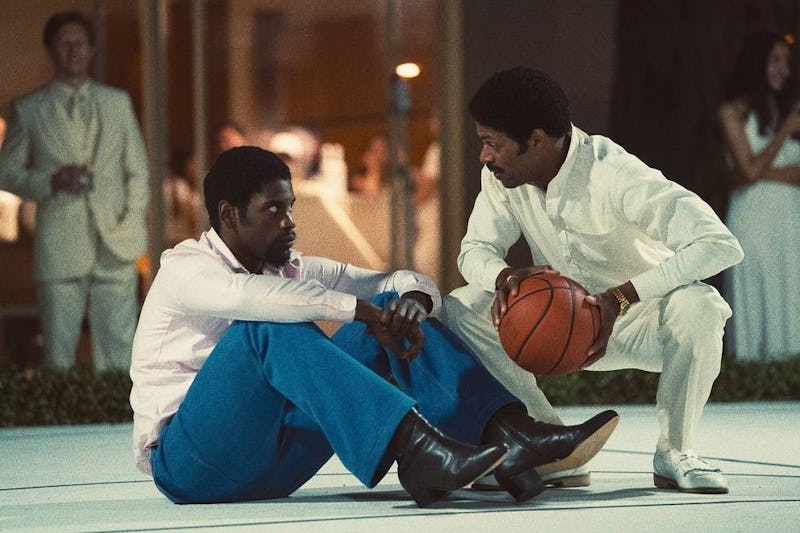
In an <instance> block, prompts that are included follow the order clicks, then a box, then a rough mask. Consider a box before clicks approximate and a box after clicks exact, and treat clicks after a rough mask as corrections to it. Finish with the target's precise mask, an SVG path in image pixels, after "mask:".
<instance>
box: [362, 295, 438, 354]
mask: <svg viewBox="0 0 800 533" xmlns="http://www.w3.org/2000/svg"><path fill="white" fill-rule="evenodd" d="M427 316H428V313H427V310H426V309H425V307H424V304H422V303H420V302H419V301H418V300H417V298H414V297H408V295H403V297H401V298H398V299H394V300H392V301H390V302H389V303H388V304H387V305H386V306H385V307H384V308H383V309H380V308H378V307H376V306H374V305H372V304H370V303H369V302H366V301H364V300H358V301H357V302H356V317H355V318H356V320H360V321H362V322H365V323H366V324H367V331H368V332H369V333H370V334H372V335H373V336H374V337H375V338H376V339H377V340H378V342H379V343H380V344H381V346H383V347H384V348H387V349H389V350H391V351H392V353H394V354H395V355H396V356H397V357H399V358H400V359H408V360H410V361H413V360H414V358H416V357H417V355H418V354H419V351H420V350H421V349H422V345H423V344H424V343H425V334H424V333H423V332H422V328H421V327H420V325H421V324H422V321H423V320H425V318H427Z"/></svg>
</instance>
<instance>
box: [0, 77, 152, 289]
mask: <svg viewBox="0 0 800 533" xmlns="http://www.w3.org/2000/svg"><path fill="white" fill-rule="evenodd" d="M54 83H55V82H54ZM54 83H51V84H50V85H47V86H46V87H44V88H42V89H40V90H38V91H36V92H33V93H31V94H29V95H27V96H24V97H22V98H19V99H18V100H16V101H15V102H14V105H13V114H12V116H11V120H10V122H9V128H8V135H7V136H6V142H5V144H4V145H3V148H2V150H0V189H4V190H7V191H10V192H13V193H15V194H17V195H19V196H22V197H23V198H26V199H30V200H34V201H35V202H37V212H36V236H35V239H34V279H36V280H39V281H49V280H57V279H65V278H71V277H77V276H82V275H85V274H87V273H88V272H90V271H91V269H92V267H93V265H94V263H95V256H96V244H95V239H94V235H95V233H97V234H99V236H100V238H101V239H102V241H103V243H105V245H106V246H107V247H108V249H109V250H111V252H112V253H114V254H115V255H116V256H118V257H119V258H120V259H122V260H125V261H134V260H135V259H136V258H137V257H138V256H139V255H140V254H141V253H143V252H144V250H145V249H146V246H147V227H146V216H147V203H148V201H149V194H150V188H149V172H148V167H147V157H146V154H145V149H144V143H143V142H142V137H141V133H140V131H139V125H138V122H137V120H136V116H135V114H134V112H133V107H132V105H131V101H130V98H129V96H128V94H127V93H126V92H125V91H122V90H120V89H115V88H112V87H108V86H106V85H103V84H100V83H97V82H94V81H90V82H89V83H91V84H92V87H91V89H92V92H93V94H94V98H95V101H96V103H97V107H96V109H97V119H98V120H97V124H98V130H97V136H96V147H95V149H94V154H95V155H94V157H93V165H92V170H93V173H94V179H93V181H94V183H93V189H92V190H90V191H88V192H87V193H85V194H82V195H74V194H69V193H66V192H62V191H59V192H55V193H54V192H53V190H52V187H51V185H50V181H51V176H52V175H53V174H54V173H55V172H57V171H58V169H59V168H60V167H62V166H63V165H74V164H78V165H80V164H82V163H83V162H84V161H80V160H76V155H75V150H74V149H73V147H74V143H73V142H72V141H73V140H74V139H73V140H71V139H69V138H68V135H65V134H64V131H63V120H64V116H65V115H64V111H63V109H62V108H61V107H60V106H59V104H58V99H57V96H56V94H55V91H56V89H57V88H56V87H55V85H54Z"/></svg>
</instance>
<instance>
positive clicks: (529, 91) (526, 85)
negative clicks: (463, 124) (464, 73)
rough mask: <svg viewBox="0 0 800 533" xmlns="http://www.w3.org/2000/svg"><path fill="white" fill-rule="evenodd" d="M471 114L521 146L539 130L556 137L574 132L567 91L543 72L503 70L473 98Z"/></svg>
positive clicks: (482, 86) (470, 106) (530, 69)
mask: <svg viewBox="0 0 800 533" xmlns="http://www.w3.org/2000/svg"><path fill="white" fill-rule="evenodd" d="M469 112H470V114H471V115H472V118H473V119H474V120H475V121H476V122H478V123H479V124H481V125H483V126H487V127H489V128H492V129H495V130H498V131H501V132H503V133H505V134H506V135H508V136H509V137H511V138H512V139H514V140H515V141H517V142H519V143H520V144H527V139H528V138H529V137H530V135H531V133H532V132H533V130H535V129H537V128H538V129H542V130H544V131H545V133H547V134H548V135H550V136H552V137H561V136H564V135H566V134H567V133H569V131H570V129H571V126H570V116H569V103H568V101H567V95H566V94H565V93H564V90H563V89H562V88H561V86H560V85H559V84H558V83H557V82H556V81H555V80H554V79H552V78H551V77H550V76H548V75H547V74H545V73H544V72H542V71H541V70H537V69H532V68H528V67H522V66H518V67H514V68H511V69H508V70H503V71H500V72H497V73H496V74H494V75H493V76H492V77H490V78H489V79H488V80H486V82H484V84H483V85H481V87H480V88H479V89H478V90H477V92H476V93H475V95H474V96H473V97H472V100H471V101H470V103H469Z"/></svg>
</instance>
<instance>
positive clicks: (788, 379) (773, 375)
mask: <svg viewBox="0 0 800 533" xmlns="http://www.w3.org/2000/svg"><path fill="white" fill-rule="evenodd" d="M658 377H659V375H658V374H654V373H652V372H644V371H641V370H616V371H614V372H589V371H585V372H576V373H573V374H567V375H564V376H539V377H538V378H537V379H538V382H539V386H540V387H541V389H542V391H543V392H544V393H545V395H547V397H548V398H549V400H550V403H552V404H553V405H555V406H559V405H593V404H594V405H596V404H604V405H608V404H620V403H639V404H648V403H655V398H656V390H657V388H658ZM760 400H770V401H779V400H800V357H795V358H793V359H789V360H786V361H779V362H770V363H737V362H734V361H731V360H727V359H723V361H722V368H721V370H720V374H719V377H717V380H716V382H715V383H714V387H713V389H712V390H711V398H710V400H709V401H712V402H734V401H760Z"/></svg>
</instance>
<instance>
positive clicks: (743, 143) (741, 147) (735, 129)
mask: <svg viewBox="0 0 800 533" xmlns="http://www.w3.org/2000/svg"><path fill="white" fill-rule="evenodd" d="M718 118H719V122H720V127H721V129H722V135H723V138H724V139H725V143H726V145H727V147H728V150H729V151H730V153H731V155H732V156H733V162H734V164H735V166H736V170H737V172H736V175H737V177H738V178H739V180H740V185H743V184H745V183H752V182H754V181H756V180H758V179H774V180H778V181H791V182H796V180H797V176H796V174H795V175H794V177H793V174H792V172H787V171H785V170H784V171H779V172H776V169H774V168H772V162H773V160H774V159H775V156H776V155H777V153H778V150H780V148H781V146H782V145H783V143H784V142H785V141H786V139H788V138H789V137H790V136H791V135H792V134H793V133H795V132H797V131H800V102H799V103H796V104H795V105H794V107H792V110H791V111H790V112H789V114H788V115H787V117H786V119H785V120H784V121H783V123H782V124H781V126H780V128H778V131H777V132H776V133H775V136H774V137H773V138H772V139H771V140H770V142H769V144H768V145H767V147H766V148H765V149H764V150H763V151H761V152H759V153H758V154H754V153H753V152H752V150H751V149H750V143H749V142H747V137H746V135H745V132H744V127H745V122H746V120H747V108H746V106H745V104H744V103H743V102H727V103H725V104H723V105H722V106H721V107H720V110H719V114H718Z"/></svg>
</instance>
